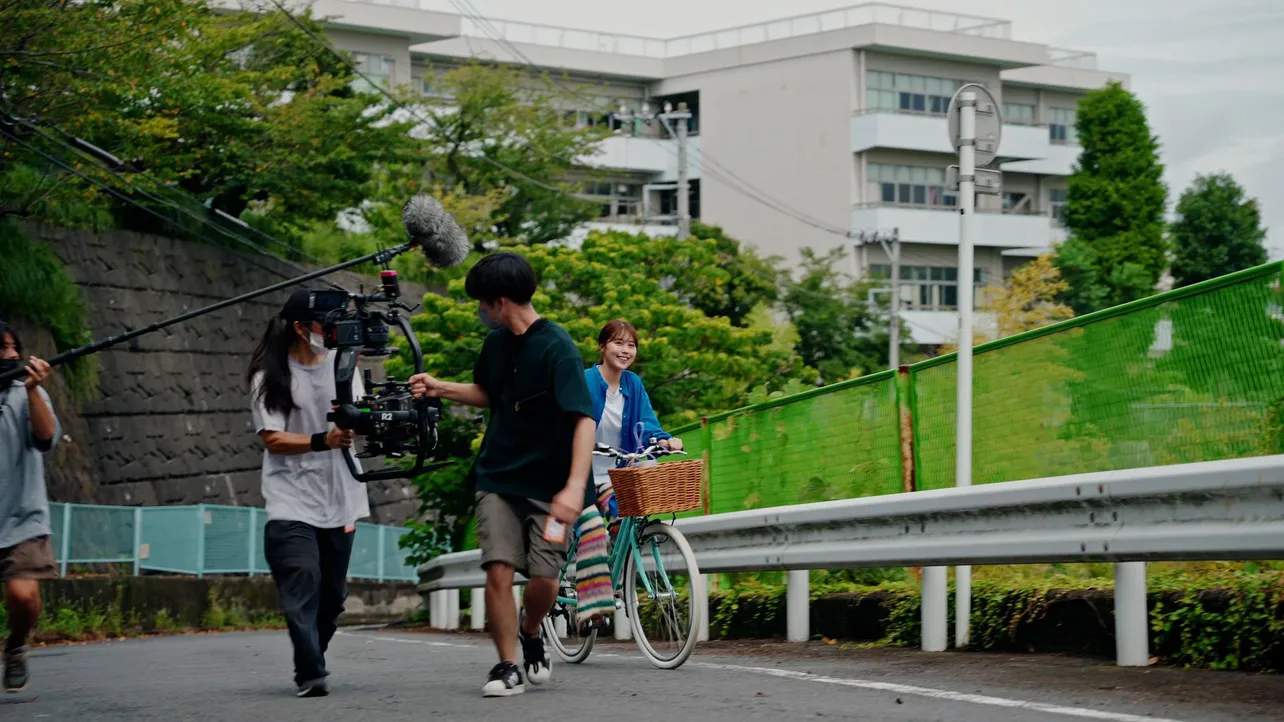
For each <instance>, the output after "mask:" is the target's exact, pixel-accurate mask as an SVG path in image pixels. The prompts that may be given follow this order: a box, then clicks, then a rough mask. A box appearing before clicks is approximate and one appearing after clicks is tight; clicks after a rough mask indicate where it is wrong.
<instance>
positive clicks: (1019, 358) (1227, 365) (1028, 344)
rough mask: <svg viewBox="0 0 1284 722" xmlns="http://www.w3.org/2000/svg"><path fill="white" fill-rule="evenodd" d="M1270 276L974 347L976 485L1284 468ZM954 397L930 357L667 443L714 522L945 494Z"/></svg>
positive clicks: (1276, 277)
mask: <svg viewBox="0 0 1284 722" xmlns="http://www.w3.org/2000/svg"><path fill="white" fill-rule="evenodd" d="M1281 271H1282V267H1281V264H1278V263H1274V264H1268V265H1265V266H1261V267H1258V268H1253V269H1249V270H1247V271H1242V272H1239V273H1235V274H1231V275H1229V276H1225V277H1223V278H1219V279H1214V280H1212V281H1208V282H1205V283H1202V284H1197V285H1194V286H1191V287H1188V288H1183V289H1177V290H1175V291H1170V292H1168V293H1164V294H1160V295H1157V296H1153V297H1151V298H1147V299H1142V300H1140V301H1136V302H1133V303H1131V304H1126V305H1124V306H1120V307H1117V308H1113V309H1108V310H1105V311H1101V312H1099V313H1095V314H1091V315H1088V316H1084V317H1081V318H1077V319H1072V320H1070V321H1067V322H1064V323H1060V324H1056V325H1054V326H1049V327H1047V328H1044V329H1039V330H1036V331H1031V332H1028V333H1024V334H1020V335H1017V336H1013V337H1011V338H1007V339H1001V340H999V341H995V342H991V343H988V344H984V345H981V346H978V347H976V349H974V362H973V363H974V365H973V423H972V436H973V449H972V460H973V466H972V481H973V483H976V484H985V483H993V482H1001V481H1016V480H1022V479H1035V478H1042V477H1049V476H1059V475H1065V474H1075V473H1083V472H1092V471H1104V470H1110V469H1126V468H1136V467H1144V466H1156V465H1166V464H1177V463H1187V462H1195V461H1212V460H1218V459H1229V458H1240V457H1245V456H1255V455H1263V454H1275V453H1284V295H1282V293H1281ZM956 381H957V365H956V359H955V357H954V355H948V356H942V357H940V358H935V359H931V360H929V361H925V362H922V363H919V364H916V365H914V366H911V367H909V368H908V373H907V374H906V375H904V376H902V380H901V381H899V382H898V380H897V378H896V377H895V376H894V375H893V374H892V373H890V372H884V373H881V374H875V375H873V376H868V377H865V378H863V379H857V380H856V381H853V382H847V383H844V384H836V385H834V386H832V387H826V388H824V389H819V390H817V391H810V392H807V393H804V394H800V395H798V396H794V397H790V398H787V399H781V400H779V401H775V402H771V403H769V404H765V405H760V406H756V407H751V408H747V409H741V410H737V411H734V412H730V413H727V414H722V415H719V416H715V417H711V418H710V419H709V420H708V421H707V426H706V427H701V426H699V425H693V426H688V427H685V428H683V429H678V430H677V432H675V433H678V434H680V435H682V436H683V438H684V440H685V441H686V442H687V448H688V450H689V451H690V452H691V453H692V455H693V456H696V455H701V454H704V455H705V458H706V459H707V461H708V467H709V468H708V475H709V481H708V496H709V499H708V502H707V503H708V506H709V507H710V510H711V511H712V512H714V513H718V512H727V511H737V510H742V509H754V508H762V507H768V506H780V505H790V504H798V503H805V502H810V501H824V500H831V499H844V498H852V497H858V496H871V495H876V494H888V493H895V492H899V491H903V490H905V488H907V486H906V485H907V484H908V483H909V478H910V477H912V480H913V488H914V489H939V488H945V487H949V486H953V485H954V483H955V433H956V418H955V410H956V393H957V386H956ZM901 414H903V416H904V418H903V419H902V417H901ZM903 451H904V452H906V455H907V456H908V457H909V458H907V459H906V460H905V461H904V462H902V452H903ZM911 451H912V453H909V452H911Z"/></svg>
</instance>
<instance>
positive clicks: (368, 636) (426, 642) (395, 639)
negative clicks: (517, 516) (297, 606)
mask: <svg viewBox="0 0 1284 722" xmlns="http://www.w3.org/2000/svg"><path fill="white" fill-rule="evenodd" d="M334 636H336V637H340V636H342V637H364V638H365V639H370V640H378V641H380V642H398V643H400V644H422V645H425V646H428V647H463V648H473V647H477V646H479V645H476V644H455V643H453V642H433V641H431V640H427V639H401V638H400V637H376V636H374V635H371V634H353V633H352V632H345V631H343V630H342V629H340V630H339V631H337V632H335V633H334ZM1157 722H1163V720H1157Z"/></svg>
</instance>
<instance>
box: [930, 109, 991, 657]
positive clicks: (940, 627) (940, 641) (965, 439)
mask: <svg viewBox="0 0 1284 722" xmlns="http://www.w3.org/2000/svg"><path fill="white" fill-rule="evenodd" d="M947 118H948V129H949V135H950V142H951V143H952V144H953V145H954V147H955V148H956V149H957V150H958V152H959V164H958V166H950V168H949V173H948V174H947V175H948V178H949V179H948V180H947V181H946V182H947V183H948V184H949V185H951V186H953V184H954V183H955V182H956V181H957V183H958V191H959V211H960V213H959V271H958V296H959V343H958V345H959V350H958V400H957V412H958V421H957V424H956V431H957V435H956V437H955V453H956V457H955V466H954V483H955V485H956V486H971V484H972V296H973V292H974V288H973V286H974V281H973V278H974V276H975V272H974V271H973V268H974V267H975V263H974V255H973V250H972V244H973V240H974V239H973V227H972V226H973V218H974V215H975V212H976V193H977V192H978V191H979V192H982V193H989V194H995V195H997V194H999V193H1001V192H1002V185H1003V184H1002V174H1000V173H999V172H997V171H985V170H978V167H984V166H987V165H989V164H990V163H991V162H993V161H994V158H995V156H996V155H997V154H998V150H999V139H1000V137H1001V135H1002V130H1003V118H1002V116H1001V115H1000V114H999V110H998V103H997V102H996V101H995V99H994V96H993V95H991V94H990V91H989V90H988V89H986V88H985V86H983V85H978V84H976V83H969V84H967V85H964V86H963V87H961V88H959V89H958V91H957V92H955V93H954V97H953V98H952V99H951V100H950V107H949V110H948V111H947ZM946 572H947V570H946V568H945V567H929V568H927V569H924V570H923V649H925V650H929V651H942V650H944V649H945V647H946V637H947V629H946V600H947V596H946V582H947V574H946ZM954 582H955V584H954V601H955V612H954V624H955V627H954V645H955V646H956V647H959V648H963V647H966V646H967V645H968V637H969V627H970V620H971V615H972V568H971V567H970V566H960V567H957V568H956V569H955V574H954Z"/></svg>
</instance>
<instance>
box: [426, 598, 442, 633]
mask: <svg viewBox="0 0 1284 722" xmlns="http://www.w3.org/2000/svg"><path fill="white" fill-rule="evenodd" d="M444 595H445V592H443V591H441V590H438V591H435V592H433V593H431V594H429V595H428V626H430V627H432V628H433V629H441V625H442V619H441V618H442V617H443V616H445V615H443V614H442V609H441V606H442V605H441V602H442V598H443V596H444Z"/></svg>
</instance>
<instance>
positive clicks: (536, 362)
mask: <svg viewBox="0 0 1284 722" xmlns="http://www.w3.org/2000/svg"><path fill="white" fill-rule="evenodd" d="M473 382H474V383H476V384H478V385H479V386H481V387H482V388H484V389H486V395H487V396H488V397H489V398H490V421H489V423H488V424H487V426H486V436H485V437H484V438H483V439H482V444H481V451H480V453H478V454H477V461H476V462H475V463H474V464H473V471H472V474H473V479H474V481H475V483H476V487H477V490H478V491H490V492H495V493H499V494H508V495H511V496H517V497H523V498H527V499H535V500H537V501H552V500H553V497H554V496H556V495H557V493H558V492H559V491H561V490H562V489H563V488H565V486H566V480H567V476H568V475H569V474H570V470H571V444H572V441H573V440H574V437H575V424H576V422H578V421H579V419H580V417H582V416H587V417H589V418H592V417H593V402H592V400H591V399H590V398H589V392H588V385H587V384H586V383H585V382H584V359H583V358H582V357H581V356H580V352H579V349H578V348H576V347H575V342H574V341H572V340H571V336H570V334H568V333H567V332H566V330H565V329H563V328H562V327H561V326H558V325H557V324H555V323H552V322H550V321H548V320H546V319H542V318H541V319H540V320H538V321H536V322H535V323H534V324H533V325H531V327H530V328H529V329H527V331H526V333H524V334H522V335H521V336H517V335H514V334H513V333H512V332H511V331H509V330H508V329H505V328H501V329H499V330H497V331H494V332H492V333H491V334H490V335H489V336H487V337H486V342H485V343H484V344H483V345H482V351H481V355H480V356H479V357H478V359H477V366H476V367H475V368H474V369H473Z"/></svg>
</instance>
